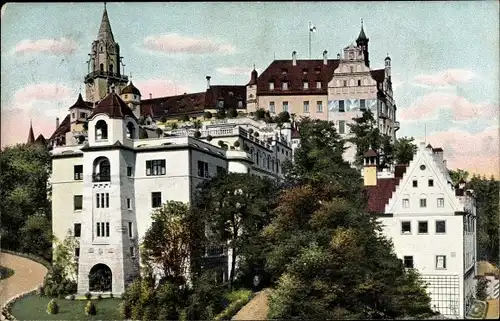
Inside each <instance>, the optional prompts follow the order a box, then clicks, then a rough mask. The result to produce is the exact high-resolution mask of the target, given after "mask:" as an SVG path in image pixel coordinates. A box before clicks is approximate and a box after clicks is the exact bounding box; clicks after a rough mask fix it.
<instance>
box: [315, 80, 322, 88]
mask: <svg viewBox="0 0 500 321" xmlns="http://www.w3.org/2000/svg"><path fill="white" fill-rule="evenodd" d="M316 89H321V81H317V82H316Z"/></svg>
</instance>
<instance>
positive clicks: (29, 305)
mask: <svg viewBox="0 0 500 321" xmlns="http://www.w3.org/2000/svg"><path fill="white" fill-rule="evenodd" d="M50 300H51V298H48V297H37V296H35V295H30V296H27V297H25V298H23V299H21V300H19V301H17V302H16V303H15V304H14V306H13V307H12V309H11V313H12V315H14V317H16V319H18V320H122V319H121V318H120V313H119V312H118V305H119V304H120V302H121V300H120V299H103V300H92V302H93V303H94V304H95V305H96V307H97V315H85V305H86V304H87V301H84V300H74V301H72V300H67V299H57V300H56V301H57V304H58V305H59V313H58V314H48V313H47V304H48V303H49V301H50Z"/></svg>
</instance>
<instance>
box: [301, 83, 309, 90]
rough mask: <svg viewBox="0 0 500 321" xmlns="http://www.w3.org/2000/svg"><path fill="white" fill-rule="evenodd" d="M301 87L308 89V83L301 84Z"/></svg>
mask: <svg viewBox="0 0 500 321" xmlns="http://www.w3.org/2000/svg"><path fill="white" fill-rule="evenodd" d="M302 87H303V88H304V89H309V83H308V82H306V81H305V82H304V83H303V84H302Z"/></svg>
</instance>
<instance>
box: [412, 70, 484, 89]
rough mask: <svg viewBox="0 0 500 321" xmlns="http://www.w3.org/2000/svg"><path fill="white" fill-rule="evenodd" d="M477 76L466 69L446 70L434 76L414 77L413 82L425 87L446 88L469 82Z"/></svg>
mask: <svg viewBox="0 0 500 321" xmlns="http://www.w3.org/2000/svg"><path fill="white" fill-rule="evenodd" d="M475 77H477V75H476V74H475V73H474V72H473V71H470V70H467V69H447V70H444V71H441V72H438V73H435V74H430V75H419V76H416V77H415V79H414V80H415V82H416V83H417V84H421V85H427V86H447V85H458V84H464V83H467V82H469V81H470V80H471V79H473V78H475Z"/></svg>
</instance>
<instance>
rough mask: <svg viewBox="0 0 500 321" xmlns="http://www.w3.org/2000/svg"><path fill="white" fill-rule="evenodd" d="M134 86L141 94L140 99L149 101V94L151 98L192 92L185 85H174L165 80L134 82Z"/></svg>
mask: <svg viewBox="0 0 500 321" xmlns="http://www.w3.org/2000/svg"><path fill="white" fill-rule="evenodd" d="M134 86H136V87H137V88H138V89H139V90H140V91H141V94H142V99H149V94H150V93H151V94H152V96H153V98H156V97H165V96H174V95H182V94H183V93H189V92H191V91H192V90H191V89H190V88H189V87H188V86H185V85H181V84H176V83H175V82H173V81H171V80H167V79H148V80H137V81H134Z"/></svg>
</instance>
